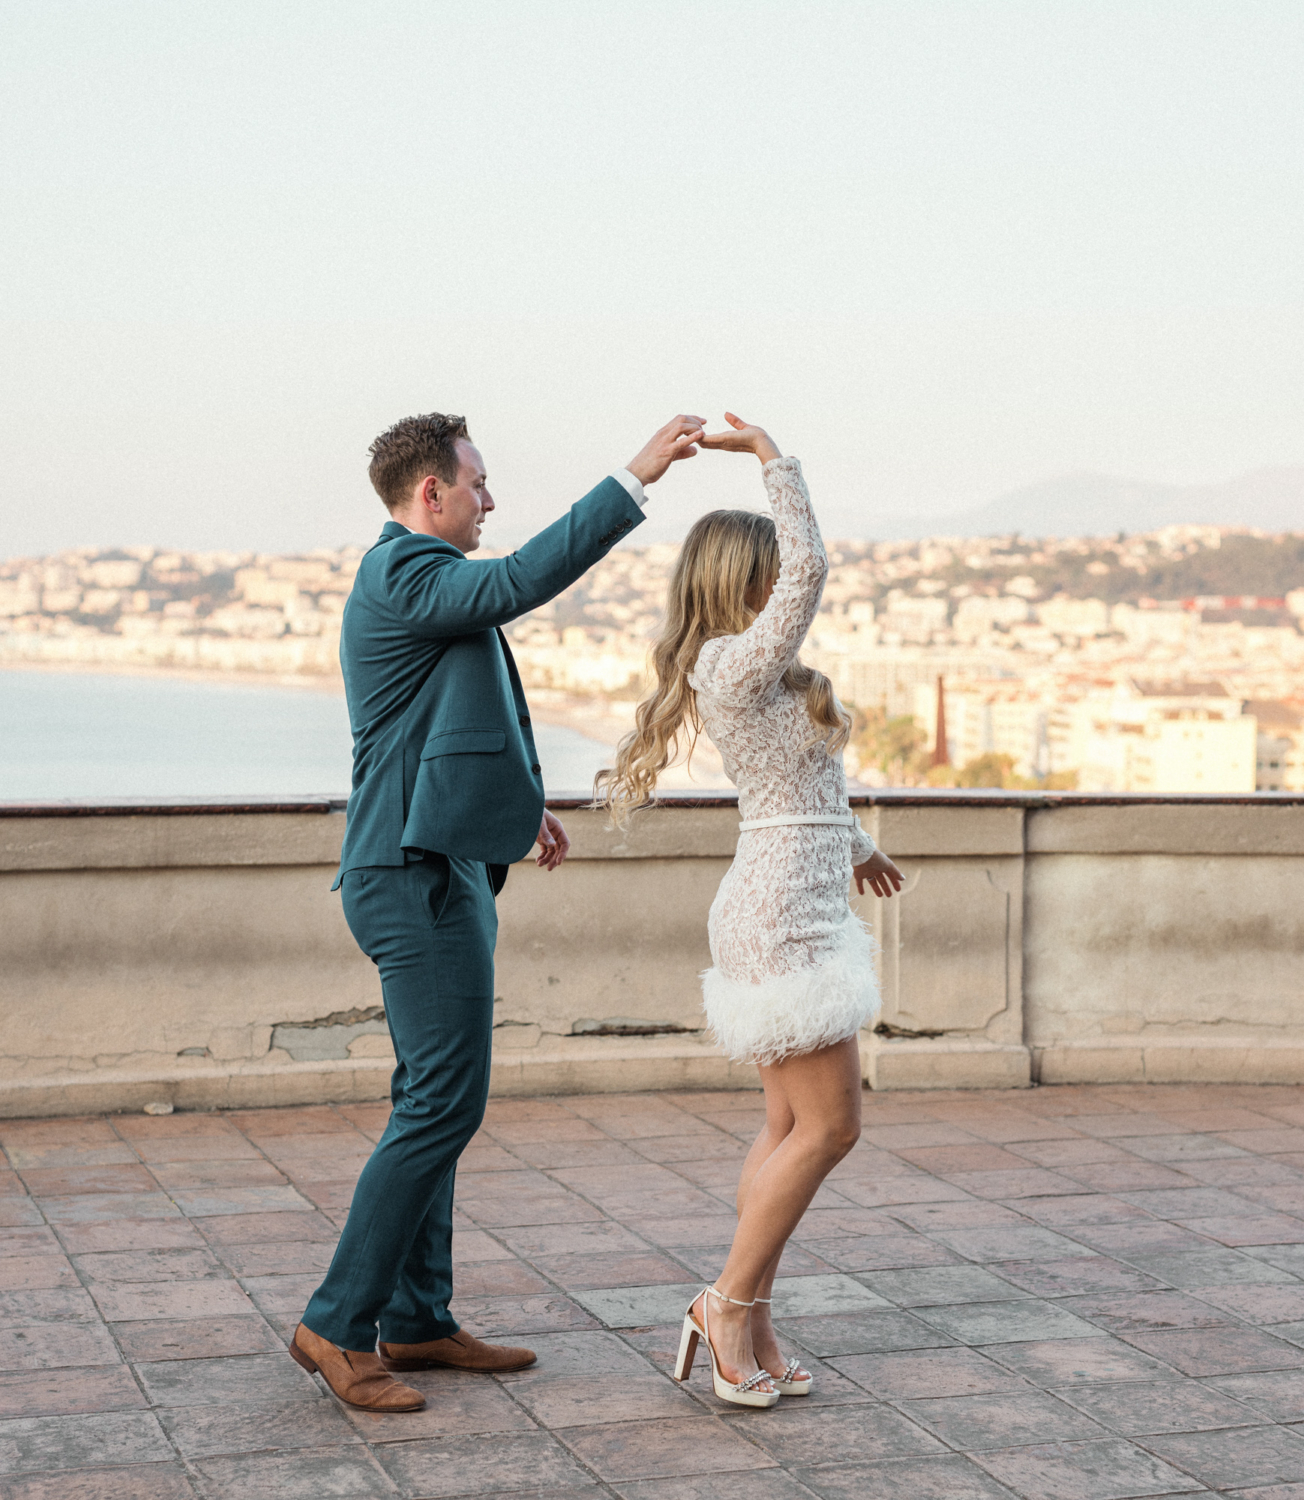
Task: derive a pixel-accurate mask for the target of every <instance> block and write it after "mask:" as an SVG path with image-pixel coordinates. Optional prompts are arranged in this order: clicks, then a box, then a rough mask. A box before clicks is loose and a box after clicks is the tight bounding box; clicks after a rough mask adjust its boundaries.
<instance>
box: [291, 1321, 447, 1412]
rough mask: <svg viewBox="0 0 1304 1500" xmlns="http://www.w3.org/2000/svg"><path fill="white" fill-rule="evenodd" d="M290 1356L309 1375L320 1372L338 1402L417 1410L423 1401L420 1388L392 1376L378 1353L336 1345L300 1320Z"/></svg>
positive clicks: (368, 1408)
mask: <svg viewBox="0 0 1304 1500" xmlns="http://www.w3.org/2000/svg"><path fill="white" fill-rule="evenodd" d="M290 1356H291V1358H292V1359H293V1360H294V1361H295V1362H296V1363H297V1364H301V1365H302V1366H303V1368H304V1369H305V1370H307V1371H308V1373H309V1374H310V1375H320V1376H321V1378H322V1379H323V1380H324V1381H325V1382H326V1384H327V1385H328V1386H330V1388H331V1390H332V1391H334V1392H335V1394H336V1395H337V1396H338V1397H339V1398H340V1400H341V1401H344V1402H346V1403H347V1404H348V1405H349V1406H357V1407H360V1408H361V1409H362V1410H363V1411H420V1410H421V1408H422V1407H423V1406H424V1405H425V1404H426V1398H425V1397H424V1396H423V1395H422V1394H421V1392H420V1391H414V1390H413V1389H412V1387H411V1386H410V1385H400V1384H399V1382H398V1381H397V1380H395V1379H394V1377H393V1376H392V1375H391V1374H390V1373H389V1371H388V1370H387V1369H386V1368H385V1366H384V1365H383V1364H382V1363H381V1360H380V1356H379V1355H378V1354H374V1353H372V1354H366V1353H364V1352H362V1351H361V1350H359V1349H339V1348H336V1346H335V1345H334V1344H328V1343H327V1342H326V1340H325V1339H321V1338H318V1337H317V1335H316V1334H315V1333H314V1332H313V1331H312V1329H311V1328H305V1327H304V1325H303V1324H302V1323H300V1324H299V1326H298V1327H297V1328H296V1329H295V1330H294V1338H293V1339H292V1340H291V1341H290Z"/></svg>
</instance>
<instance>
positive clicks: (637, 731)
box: [593, 510, 851, 828]
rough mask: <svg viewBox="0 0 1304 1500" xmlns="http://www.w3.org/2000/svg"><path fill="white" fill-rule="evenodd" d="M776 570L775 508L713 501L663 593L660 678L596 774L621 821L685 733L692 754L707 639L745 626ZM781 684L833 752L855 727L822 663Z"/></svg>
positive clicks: (656, 664)
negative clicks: (799, 698) (799, 696)
mask: <svg viewBox="0 0 1304 1500" xmlns="http://www.w3.org/2000/svg"><path fill="white" fill-rule="evenodd" d="M778 576H779V542H778V537H777V535H776V533H775V529H774V521H773V519H772V518H771V517H770V516H765V515H758V514H756V513H755V512H753V511H748V510H713V511H711V512H710V514H709V515H705V516H703V517H702V518H701V520H699V521H698V522H696V524H695V525H694V526H693V528H692V530H691V531H690V532H689V533H688V536H687V537H686V538H685V540H684V545H683V547H682V548H681V549H680V552H679V558H678V561H677V562H676V563H675V571H674V574H673V576H672V577H671V580H670V592H669V595H668V597H667V599H666V618H665V623H664V625H663V626H662V627H661V633H660V635H658V636H657V639H656V641H655V643H654V644H653V647H652V667H653V670H654V671H655V673H656V686H655V687H654V688H653V690H652V692H651V693H650V694H649V695H648V696H647V697H646V698H644V700H643V701H642V703H640V704H639V706H638V709H637V711H636V713H635V715H634V724H635V727H634V729H633V730H631V732H630V733H629V734H627V735H626V736H625V738H624V739H623V740H621V742H620V744H619V745H618V746H617V747H616V764H615V766H614V767H610V766H609V767H606V768H604V769H603V770H601V771H599V772H598V774H597V776H595V777H594V779H593V801H594V805H595V806H598V807H605V808H606V809H607V810H608V812H610V813H611V816H612V820H613V821H614V822H615V824H616V826H617V827H620V828H623V827H625V826H626V825H627V823H628V820H629V815H630V813H632V812H634V811H636V810H637V809H638V808H641V807H647V806H649V805H650V804H651V803H652V801H653V800H654V798H655V795H656V787H657V777H658V776H659V775H660V774H661V772H662V771H664V770H665V768H666V767H667V766H668V765H669V764H670V762H671V761H672V760H673V759H674V758H675V756H676V754H677V753H678V750H679V744H680V739H681V736H687V739H688V759H689V761H690V762H691V760H692V758H693V749H694V747H695V746H696V744H697V737H698V735H699V734H700V733H701V730H702V721H701V719H700V718H699V716H698V712H697V695H696V694H695V693H694V691H693V689H692V688H691V687H690V686H689V682H688V674H689V673H690V672H691V671H692V670H693V668H694V666H695V665H696V663H697V657H698V653H699V652H700V651H701V649H702V647H703V645H704V644H705V643H706V642H707V641H710V640H714V639H715V638H716V637H717V636H724V635H740V634H741V633H742V632H743V631H744V630H746V629H747V627H748V626H749V625H750V624H751V623H752V621H753V620H755V618H756V616H757V613H758V610H757V608H756V606H757V605H758V604H759V602H760V601H761V599H762V598H763V597H764V595H765V591H766V586H767V585H773V583H774V582H775V581H776V580H777V578H778ZM783 685H784V686H785V687H788V688H792V689H794V690H796V691H797V692H800V693H805V695H806V712H807V713H808V714H809V715H810V720H811V730H812V732H811V737H810V739H809V740H807V742H806V745H805V746H804V747H803V748H809V747H810V746H811V745H814V744H817V743H819V742H820V741H823V743H824V746H825V749H826V751H827V753H828V754H830V755H836V754H837V752H838V751H839V750H841V749H842V747H843V746H844V745H845V744H846V742H847V736H848V735H849V734H850V732H851V716H850V715H849V714H848V713H846V711H845V710H844V709H843V707H842V705H841V704H840V703H839V702H838V700H837V696H836V694H835V693H834V691H833V684H832V683H831V682H830V681H829V679H828V678H827V677H825V676H824V674H823V673H822V672H817V671H815V669H814V668H813V667H807V666H804V665H802V663H801V662H794V663H793V665H792V666H790V667H789V668H788V670H787V671H786V672H785V673H784V674H783Z"/></svg>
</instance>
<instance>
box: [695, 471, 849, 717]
mask: <svg viewBox="0 0 1304 1500" xmlns="http://www.w3.org/2000/svg"><path fill="white" fill-rule="evenodd" d="M761 473H762V476H763V478H764V480H765V490H766V494H767V495H768V496H769V499H770V504H771V505H772V506H773V507H774V521H775V526H776V528H777V530H778V535H779V578H778V582H777V583H776V584H775V585H774V592H773V593H772V594H771V595H770V600H769V603H768V604H767V605H766V606H765V608H764V609H763V610H762V611H761V613H760V614H759V615H757V617H756V618H755V619H754V620H753V621H752V623H751V624H750V625H749V626H748V627H747V629H746V630H744V631H743V632H742V634H741V635H730V636H723V637H718V638H717V639H716V640H713V641H707V643H706V644H705V645H704V646H703V647H702V650H701V653H700V655H699V656H698V660H697V665H696V667H695V668H694V671H693V677H694V679H695V684H696V686H697V688H698V689H699V691H702V692H705V693H709V694H710V695H711V696H712V697H714V698H717V699H719V700H720V701H721V702H724V703H734V704H740V703H746V702H749V701H751V700H754V699H757V698H762V697H764V696H765V695H766V694H767V693H768V692H770V691H771V689H773V688H774V686H775V685H776V684H777V683H778V681H779V679H780V678H781V677H782V676H783V674H784V673H785V672H786V671H787V670H788V668H789V667H790V666H791V665H792V664H793V662H794V661H796V659H797V653H798V652H799V651H800V650H801V645H802V642H803V641H804V640H805V639H806V632H807V631H808V630H809V629H810V626H811V621H812V620H813V619H814V618H815V611H816V610H817V609H818V608H819V604H820V595H821V594H822V593H823V592H824V578H825V575H826V574H827V573H828V570H829V561H828V557H827V556H826V555H825V552H824V543H823V541H822V540H821V539H820V529H819V526H818V524H817V522H816V520H815V512H814V510H813V509H812V508H811V503H810V495H809V494H808V493H807V490H806V481H805V480H804V479H803V478H802V477H801V464H800V463H798V461H797V460H796V459H795V458H776V459H772V460H771V461H770V462H769V463H768V464H766V466H765V468H764V469H763V470H762V471H761Z"/></svg>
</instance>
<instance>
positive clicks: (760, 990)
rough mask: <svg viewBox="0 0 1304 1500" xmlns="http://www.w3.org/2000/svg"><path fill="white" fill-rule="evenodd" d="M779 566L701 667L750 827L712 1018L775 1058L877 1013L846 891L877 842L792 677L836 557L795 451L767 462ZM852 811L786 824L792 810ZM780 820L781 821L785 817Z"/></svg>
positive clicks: (728, 900) (728, 912)
mask: <svg viewBox="0 0 1304 1500" xmlns="http://www.w3.org/2000/svg"><path fill="white" fill-rule="evenodd" d="M762 473H763V476H764V479H765V489H766V493H767V495H768V496H769V499H770V504H771V505H772V506H773V507H774V519H775V524H776V527H777V529H778V540H779V559H780V572H779V579H778V582H777V583H776V584H775V586H774V592H773V593H772V594H771V596H770V600H769V603H768V604H767V605H766V606H765V608H764V610H763V611H762V612H761V613H760V614H759V615H758V616H757V617H756V619H755V620H754V621H753V622H752V624H751V625H750V626H749V627H748V628H747V629H746V630H745V631H743V632H742V634H741V635H730V636H721V637H717V638H716V639H715V640H710V641H707V642H706V644H705V645H704V646H703V647H702V649H701V651H700V653H699V654H698V658H697V662H696V664H695V666H694V668H693V671H692V673H691V674H690V676H689V679H688V680H689V684H690V685H691V686H692V688H693V689H694V691H695V692H696V694H697V707H698V712H699V714H700V715H701V718H702V725H703V728H704V729H705V731H706V733H707V735H708V736H709V737H710V739H711V741H712V742H713V743H714V745H715V746H716V748H717V749H718V750H719V752H720V754H721V756H722V758H723V760H724V765H725V770H726V771H727V772H728V774H729V778H730V780H731V781H732V782H733V783H734V785H735V786H737V788H738V810H739V814H740V816H741V818H742V819H743V821H744V823H747V822H750V821H752V820H755V819H766V820H774V823H772V824H771V826H766V827H761V828H755V829H750V830H748V829H745V828H744V830H743V831H741V832H740V833H739V835H738V852H737V854H736V855H735V857H734V862H733V864H732V865H730V867H729V870H728V873H727V874H726V875H725V877H724V879H723V880H722V881H721V882H720V889H719V892H718V893H717V895H716V898H715V900H714V902H713V903H712V905H711V916H710V922H709V925H708V934H709V937H710V942H711V958H712V961H713V967H712V968H710V969H708V970H707V971H706V973H705V974H703V976H702V990H703V998H704V1008H705V1011H706V1018H707V1022H708V1024H709V1026H710V1028H711V1031H712V1032H713V1034H714V1036H715V1038H716V1040H717V1041H718V1042H719V1043H720V1044H721V1046H723V1047H724V1048H725V1049H726V1050H727V1051H728V1053H729V1055H730V1056H731V1057H733V1058H735V1059H738V1060H740V1061H746V1062H757V1063H771V1062H776V1061H778V1060H779V1059H780V1058H783V1057H790V1056H793V1055H795V1054H797V1053H802V1052H813V1051H815V1050H816V1049H817V1048H820V1047H827V1046H831V1045H832V1044H833V1043H834V1042H839V1041H843V1040H844V1039H845V1038H847V1037H850V1036H854V1035H855V1034H856V1032H857V1031H859V1030H860V1028H861V1027H862V1026H864V1025H865V1024H866V1023H867V1022H868V1021H869V1020H870V1019H871V1018H872V1017H873V1016H874V1015H876V1014H877V1012H878V1009H879V996H878V984H877V981H876V978H875V973H874V947H873V940H872V939H871V938H870V936H869V934H868V932H866V930H865V927H864V925H863V924H862V923H861V922H860V920H859V919H858V918H857V917H856V915H855V914H854V913H853V912H852V910H851V906H850V903H849V900H848V892H849V888H850V885H851V867H852V864H853V863H854V864H861V863H863V862H864V861H865V860H867V859H868V858H869V857H870V855H871V854H872V853H873V852H874V844H873V841H872V840H871V839H870V838H869V836H868V834H866V833H864V832H863V831H862V830H861V829H860V826H859V824H858V823H855V824H853V823H852V820H851V818H850V815H849V813H848V808H847V781H846V775H845V773H844V771H843V769H842V756H841V754H840V753H839V754H834V755H830V754H829V753H828V751H827V750H826V749H825V746H824V743H823V742H822V741H818V740H817V741H815V743H813V744H812V743H811V740H812V738H813V736H814V725H812V723H811V721H810V718H809V716H808V714H807V712H806V702H805V694H804V693H799V692H794V691H793V690H792V689H790V688H786V687H785V686H784V685H783V682H782V678H783V674H784V672H785V671H787V669H788V668H789V667H790V666H791V665H792V664H793V663H794V662H795V661H796V659H797V653H798V651H799V650H800V649H801V644H802V642H803V641H804V640H805V638H806V632H807V631H808V630H809V629H810V625H811V621H812V620H813V619H814V618H815V611H816V610H817V609H818V608H819V602H820V595H821V593H822V592H823V589H824V578H825V575H826V574H827V572H828V558H827V557H826V556H825V552H824V544H823V542H822V541H821V540H820V533H819V526H818V525H817V524H816V521H815V513H814V511H813V510H812V509H811V503H810V496H809V494H808V493H807V491H806V484H805V481H804V480H803V479H802V475H801V465H800V464H799V463H798V462H797V460H796V459H795V458H776V459H774V460H773V461H772V462H771V463H768V464H766V466H765V468H764V470H763V471H762ZM838 815H841V816H842V818H843V819H844V821H843V822H842V824H841V825H840V826H839V825H836V824H834V823H832V822H826V823H816V822H806V823H802V822H792V823H789V822H786V821H779V820H784V819H788V818H815V817H820V816H824V817H826V818H830V819H832V818H833V817H836V816H838ZM776 824H777V826H775V825H776Z"/></svg>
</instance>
